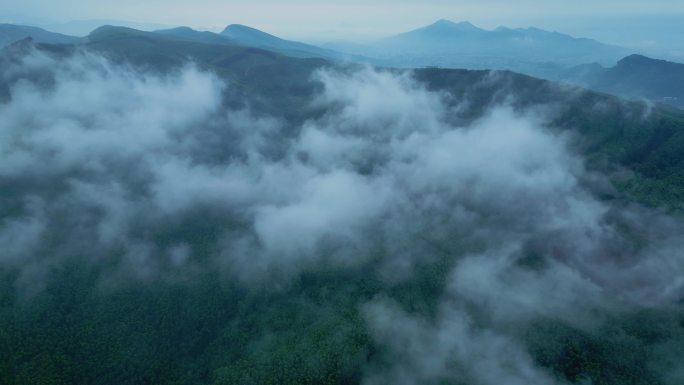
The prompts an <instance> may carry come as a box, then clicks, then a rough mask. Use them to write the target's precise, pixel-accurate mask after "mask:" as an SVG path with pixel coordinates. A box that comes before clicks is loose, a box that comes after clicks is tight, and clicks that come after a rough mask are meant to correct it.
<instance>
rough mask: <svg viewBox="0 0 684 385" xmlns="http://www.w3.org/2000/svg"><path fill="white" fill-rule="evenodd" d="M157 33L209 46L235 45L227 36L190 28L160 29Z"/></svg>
mask: <svg viewBox="0 0 684 385" xmlns="http://www.w3.org/2000/svg"><path fill="white" fill-rule="evenodd" d="M154 32H155V33H158V34H161V35H166V36H173V37H176V38H179V39H183V40H188V41H194V42H198V43H207V44H235V42H234V41H233V40H232V39H230V38H227V37H225V36H222V35H219V34H216V33H213V32H208V31H196V30H194V29H192V28H189V27H176V28H170V29H160V30H156V31H154Z"/></svg>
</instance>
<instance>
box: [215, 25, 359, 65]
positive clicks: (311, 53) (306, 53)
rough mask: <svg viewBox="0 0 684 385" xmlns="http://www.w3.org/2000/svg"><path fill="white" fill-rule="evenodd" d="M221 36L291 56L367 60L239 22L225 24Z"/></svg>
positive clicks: (238, 42) (242, 43) (249, 45)
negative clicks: (282, 36)
mask: <svg viewBox="0 0 684 385" xmlns="http://www.w3.org/2000/svg"><path fill="white" fill-rule="evenodd" d="M221 36H223V37H226V38H228V39H230V40H232V41H233V42H235V43H236V44H240V45H244V46H248V47H255V48H262V49H267V50H269V51H273V52H277V53H280V54H282V55H287V56H292V57H301V58H315V57H318V58H326V59H332V60H345V61H346V60H356V61H364V62H365V61H369V60H368V59H366V58H361V57H358V56H356V57H355V56H354V55H349V54H345V53H340V52H336V51H333V50H329V49H325V48H321V47H317V46H314V45H310V44H305V43H300V42H297V41H291V40H285V39H281V38H279V37H277V36H274V35H271V34H268V33H266V32H263V31H260V30H258V29H255V28H252V27H248V26H245V25H241V24H231V25H229V26H227V27H226V28H225V29H224V30H223V32H221Z"/></svg>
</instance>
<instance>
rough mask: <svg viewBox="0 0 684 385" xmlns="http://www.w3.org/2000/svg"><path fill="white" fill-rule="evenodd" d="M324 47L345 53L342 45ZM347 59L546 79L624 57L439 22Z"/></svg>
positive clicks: (540, 33)
mask: <svg viewBox="0 0 684 385" xmlns="http://www.w3.org/2000/svg"><path fill="white" fill-rule="evenodd" d="M330 47H331V48H333V49H338V50H343V49H349V48H348V46H347V47H345V46H344V45H330ZM353 53H356V54H361V55H366V56H372V57H375V58H378V59H382V60H383V61H384V62H385V63H386V64H388V65H394V66H401V67H423V66H438V67H445V68H471V69H485V68H492V69H508V70H513V71H518V72H523V73H527V74H531V75H534V76H542V77H550V76H551V75H552V74H553V73H555V72H556V71H559V70H561V69H563V68H567V67H571V66H574V65H579V64H582V63H587V62H598V63H603V64H606V65H612V64H614V63H615V62H616V61H617V60H619V59H620V58H621V57H624V56H625V55H627V54H629V53H630V52H629V51H628V50H626V49H624V48H621V47H616V46H611V45H607V44H603V43H600V42H598V41H595V40H591V39H582V38H574V37H572V36H569V35H565V34H562V33H558V32H548V31H544V30H541V29H538V28H525V29H523V28H517V29H511V28H507V27H499V28H496V29H494V30H485V29H481V28H478V27H477V26H475V25H473V24H471V23H469V22H459V23H455V22H452V21H448V20H439V21H437V22H435V23H433V24H431V25H428V26H426V27H422V28H418V29H416V30H413V31H409V32H406V33H402V34H399V35H396V36H391V37H388V38H384V39H381V40H379V41H376V42H374V43H372V44H369V45H367V46H365V47H359V48H357V49H356V50H355V51H353Z"/></svg>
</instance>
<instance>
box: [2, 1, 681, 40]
mask: <svg viewBox="0 0 684 385" xmlns="http://www.w3.org/2000/svg"><path fill="white" fill-rule="evenodd" d="M683 15H684V1H682V0H575V1H568V0H516V1H511V0H477V1H475V0H376V1H372V0H365V1H363V0H316V1H314V0H287V1H282V0H281V1H276V0H249V1H244V0H194V1H188V0H117V1H111V0H3V1H2V2H0V21H4V22H22V23H27V22H34V24H37V23H42V24H43V25H47V24H50V23H53V22H68V21H73V20H84V19H110V20H128V21H138V22H146V23H154V24H161V25H170V26H176V25H188V26H191V27H195V28H200V29H209V30H220V29H222V28H223V27H224V26H225V25H227V24H231V23H241V24H247V25H250V26H254V27H257V28H260V29H263V30H266V31H268V32H271V33H275V34H278V35H281V36H285V37H289V38H298V39H308V40H316V39H334V38H347V39H360V38H364V37H366V38H372V37H380V36H385V35H391V34H394V33H398V32H403V31H406V30H410V29H413V28H416V27H419V26H422V25H426V24H429V23H431V22H434V21H435V20H437V19H442V18H444V19H450V20H455V21H461V20H469V21H471V22H473V23H474V24H476V25H478V26H481V27H484V28H495V27H497V26H499V25H506V26H511V27H527V26H537V27H540V28H545V29H550V30H558V31H561V32H567V33H572V34H575V35H580V36H581V35H584V36H587V37H594V38H599V39H603V40H612V42H620V41H617V40H620V39H622V40H625V39H630V40H634V39H639V37H641V39H639V40H641V41H639V42H635V43H638V44H648V43H649V40H651V39H655V37H654V36H656V32H657V34H658V36H662V35H665V36H667V35H671V34H672V33H673V31H675V30H676V29H678V30H681V29H683V28H682V27H679V24H684V23H682V22H681V20H683V19H682V16H683ZM635 25H638V27H637V28H636V29H637V30H635V27H634V26H635ZM654 27H655V29H656V31H655V32H654V31H653V29H654ZM590 34H591V35H590ZM592 35H593V36H592ZM680 36H681V35H680ZM677 39H679V38H677ZM677 39H673V40H677Z"/></svg>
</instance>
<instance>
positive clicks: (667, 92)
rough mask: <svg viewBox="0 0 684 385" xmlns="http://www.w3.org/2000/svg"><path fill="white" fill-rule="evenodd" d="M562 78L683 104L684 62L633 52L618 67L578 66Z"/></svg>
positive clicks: (632, 96)
mask: <svg viewBox="0 0 684 385" xmlns="http://www.w3.org/2000/svg"><path fill="white" fill-rule="evenodd" d="M562 80H566V81H571V82H575V83H578V84H581V85H584V86H587V87H590V88H592V89H596V90H599V91H603V92H608V93H612V94H616V95H620V96H624V97H629V98H642V99H649V100H652V101H654V102H658V103H664V104H669V105H672V106H675V107H680V108H682V107H684V64H680V63H673V62H669V61H665V60H658V59H652V58H648V57H646V56H641V55H631V56H627V57H625V58H624V59H622V60H620V61H619V62H618V63H617V64H616V65H615V66H613V67H610V68H604V67H602V66H599V65H596V64H594V65H584V66H578V67H575V68H573V69H571V70H570V71H568V72H566V73H565V75H564V76H563V78H562Z"/></svg>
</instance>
